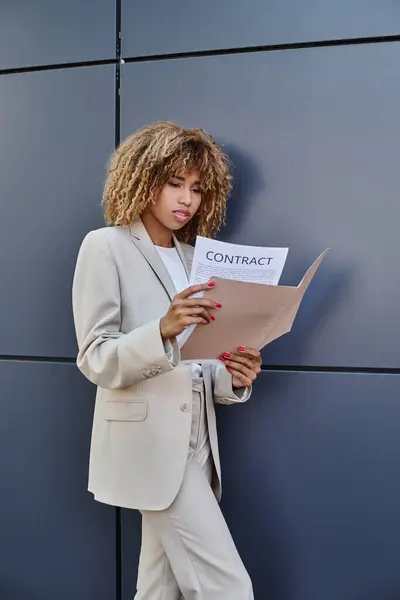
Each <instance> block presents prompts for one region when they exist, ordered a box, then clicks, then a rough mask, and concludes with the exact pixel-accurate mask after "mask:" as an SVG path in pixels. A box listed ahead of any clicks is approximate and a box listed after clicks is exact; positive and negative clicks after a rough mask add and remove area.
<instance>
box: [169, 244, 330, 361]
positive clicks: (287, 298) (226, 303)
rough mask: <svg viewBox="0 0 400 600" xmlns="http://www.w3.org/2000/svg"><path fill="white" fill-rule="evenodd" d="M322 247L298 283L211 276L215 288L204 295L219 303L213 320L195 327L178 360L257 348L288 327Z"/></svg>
mask: <svg viewBox="0 0 400 600" xmlns="http://www.w3.org/2000/svg"><path fill="white" fill-rule="evenodd" d="M327 252H328V250H325V252H323V253H322V254H321V255H320V256H319V257H318V258H317V260H316V261H315V262H314V263H313V264H312V265H311V267H310V268H309V269H308V271H307V273H306V274H305V275H304V277H303V279H302V280H301V282H300V283H299V285H298V286H283V285H265V284H261V283H247V282H244V281H235V280H233V279H221V278H218V277H212V278H211V281H215V287H214V288H213V289H212V290H210V291H207V292H206V294H207V298H210V299H212V300H216V301H217V302H220V303H221V304H222V308H221V309H216V310H214V311H212V313H213V314H214V316H215V321H212V322H211V323H210V324H209V325H205V326H198V327H196V328H195V329H194V331H193V333H192V335H191V336H190V337H189V339H188V340H187V341H186V343H185V344H184V345H183V347H182V350H181V355H182V360H188V361H195V360H199V361H201V360H213V359H217V358H218V357H219V356H221V354H222V353H223V352H235V351H237V348H238V346H247V347H249V348H257V350H261V349H262V348H263V347H264V346H266V345H267V344H269V343H270V342H272V341H273V340H276V339H277V338H279V337H281V336H282V335H284V334H285V333H288V332H289V331H291V329H292V325H293V322H294V319H295V317H296V315H297V311H298V309H299V306H300V303H301V301H302V299H303V296H304V294H305V292H306V290H307V288H308V286H309V285H310V282H311V280H312V278H313V277H314V275H315V273H316V272H317V269H318V267H319V266H320V264H321V262H322V261H323V259H324V258H325V256H326V254H327Z"/></svg>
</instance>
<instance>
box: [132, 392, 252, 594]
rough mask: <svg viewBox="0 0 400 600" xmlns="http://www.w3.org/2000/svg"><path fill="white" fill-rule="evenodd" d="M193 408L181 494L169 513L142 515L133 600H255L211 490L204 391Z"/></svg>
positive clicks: (163, 511) (196, 398) (210, 466)
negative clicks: (140, 546) (135, 588)
mask: <svg viewBox="0 0 400 600" xmlns="http://www.w3.org/2000/svg"><path fill="white" fill-rule="evenodd" d="M194 389H198V388H194ZM193 407H197V408H196V410H193V415H196V418H195V419H194V420H193V423H192V435H191V444H190V451H189V456H188V461H187V464H186V471H185V475H184V479H183V483H182V486H181V488H180V491H179V493H178V495H177V497H176V498H175V500H174V502H173V503H172V504H171V506H169V507H168V508H167V509H166V510H162V511H143V512H142V548H141V553H140V561H139V574H138V582H137V594H136V596H135V600H181V599H182V598H184V600H254V596H253V589H252V584H251V581H250V578H249V576H248V574H247V572H246V569H245V567H244V565H243V563H242V561H241V559H240V557H239V554H238V552H237V550H236V547H235V544H234V542H233V540H232V537H231V534H230V532H229V529H228V527H227V525H226V522H225V519H224V517H223V515H222V513H221V510H220V508H219V505H218V502H217V500H216V498H215V496H214V493H213V491H212V489H211V486H210V482H211V477H212V471H213V461H212V457H211V454H209V455H208V458H207V453H205V451H204V448H205V446H207V440H206V439H205V436H204V433H205V432H206V430H205V429H204V427H202V426H201V424H202V423H203V424H204V414H205V411H204V394H203V392H202V391H194V392H193ZM205 442H206V443H205Z"/></svg>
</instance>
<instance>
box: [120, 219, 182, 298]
mask: <svg viewBox="0 0 400 600" xmlns="http://www.w3.org/2000/svg"><path fill="white" fill-rule="evenodd" d="M129 229H130V232H131V236H132V241H133V243H134V244H135V246H136V247H137V248H138V250H139V251H140V252H141V253H142V255H143V256H144V258H145V259H146V260H147V262H148V263H149V265H150V266H151V268H152V269H153V271H154V273H155V274H156V275H157V277H158V279H159V280H160V282H161V283H162V285H163V286H164V288H165V290H166V291H167V293H168V295H169V297H170V298H171V300H172V298H173V297H174V296H175V295H176V289H175V286H174V283H173V281H172V279H171V277H170V275H169V273H168V271H167V269H166V268H165V265H164V263H163V261H162V260H161V258H160V256H159V254H158V252H157V250H156V248H155V247H154V244H153V242H152V241H151V239H150V236H149V234H148V233H147V230H146V228H145V226H144V225H143V223H142V221H141V220H138V221H136V222H135V223H134V224H133V225H131V226H130V228H129ZM181 251H182V250H181ZM178 252H179V250H178ZM184 264H185V263H184ZM185 268H186V266H185Z"/></svg>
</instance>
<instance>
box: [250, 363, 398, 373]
mask: <svg viewBox="0 0 400 600" xmlns="http://www.w3.org/2000/svg"><path fill="white" fill-rule="evenodd" d="M261 370H262V371H263V372H270V371H280V372H282V373H300V372H301V373H343V374H346V373H347V374H359V375H362V374H370V375H400V368H391V367H330V366H325V365H324V366H308V365H305V366H296V365H262V367H261Z"/></svg>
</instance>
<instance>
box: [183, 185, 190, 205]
mask: <svg viewBox="0 0 400 600" xmlns="http://www.w3.org/2000/svg"><path fill="white" fill-rule="evenodd" d="M180 202H182V204H186V205H189V204H191V202H192V196H191V193H190V189H184V188H183V189H182V194H181V197H180Z"/></svg>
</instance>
